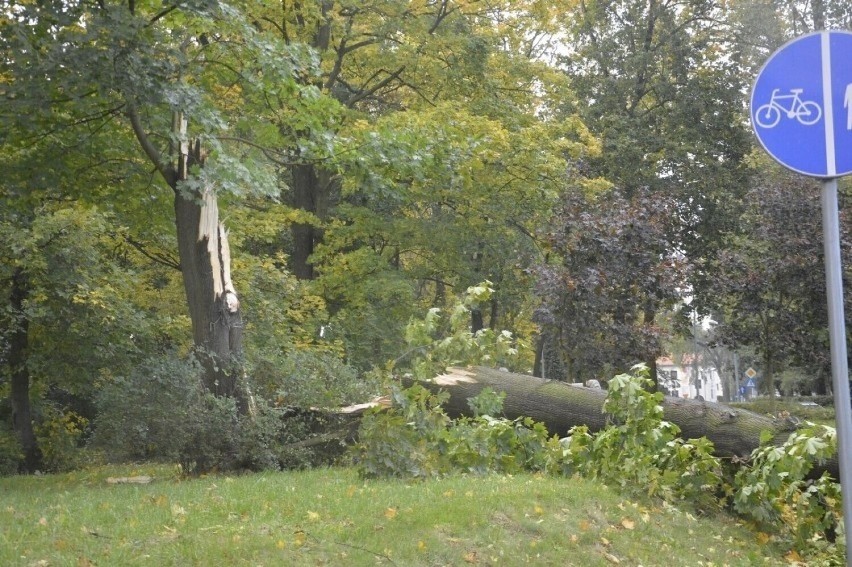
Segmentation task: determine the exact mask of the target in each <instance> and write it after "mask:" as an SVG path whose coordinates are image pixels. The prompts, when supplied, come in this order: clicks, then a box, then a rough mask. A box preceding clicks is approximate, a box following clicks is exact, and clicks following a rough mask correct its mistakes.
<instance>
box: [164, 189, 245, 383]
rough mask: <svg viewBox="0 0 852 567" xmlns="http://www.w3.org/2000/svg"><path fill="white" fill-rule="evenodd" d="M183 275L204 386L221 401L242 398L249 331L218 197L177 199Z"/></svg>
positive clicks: (178, 195)
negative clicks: (243, 361) (244, 349)
mask: <svg viewBox="0 0 852 567" xmlns="http://www.w3.org/2000/svg"><path fill="white" fill-rule="evenodd" d="M175 222H176V225H177V234H178V250H179V252H180V263H181V272H182V273H183V283H184V288H185V290H186V300H187V304H188V306H189V314H190V318H191V319H192V335H193V341H194V344H195V349H196V354H197V356H198V357H199V360H200V361H201V364H202V367H203V368H204V383H205V385H206V386H207V388H208V390H210V391H211V392H213V393H215V394H216V395H219V396H229V397H238V399H239V396H237V394H238V390H237V386H238V384H237V382H238V378H239V376H240V374H241V371H240V353H241V350H242V335H243V326H242V320H241V316H240V302H239V299H238V298H237V293H236V290H235V289H234V285H233V283H232V281H231V275H230V271H231V255H230V250H229V247H228V234H227V232H226V231H225V227H224V226H223V225H222V223H220V222H219V211H218V206H217V202H216V196H215V194H214V193H213V192H212V191H211V190H207V191H205V193H204V195H203V196H201V198H200V199H198V200H196V199H193V198H190V197H185V196H183V195H182V194H180V193H179V192H178V193H176V194H175Z"/></svg>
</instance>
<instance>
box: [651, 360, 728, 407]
mask: <svg viewBox="0 0 852 567" xmlns="http://www.w3.org/2000/svg"><path fill="white" fill-rule="evenodd" d="M693 357H694V355H693V354H684V355H683V356H682V357H680V360H679V361H675V360H674V359H673V358H672V357H669V356H663V357H660V358H658V359H657V377H658V379H659V384H660V390H661V391H663V392H664V393H666V394H668V395H669V396H676V397H678V398H690V399H696V398H697V397H698V396H699V395H700V396H701V397H702V398H703V399H705V400H707V401H708V402H715V401H718V400H719V399H721V398H722V378H721V377H720V376H719V372H718V371H717V370H716V368H715V367H714V366H711V365H707V364H705V363H704V361H703V359H702V357H701V356H700V355H699V356H698V359H697V360H695V359H694V358H693ZM693 362H695V363H696V364H693ZM696 369H697V371H698V380H697V381H696V380H694V379H693V377H694V376H695V372H696Z"/></svg>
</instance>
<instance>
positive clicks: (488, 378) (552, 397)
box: [423, 367, 836, 472]
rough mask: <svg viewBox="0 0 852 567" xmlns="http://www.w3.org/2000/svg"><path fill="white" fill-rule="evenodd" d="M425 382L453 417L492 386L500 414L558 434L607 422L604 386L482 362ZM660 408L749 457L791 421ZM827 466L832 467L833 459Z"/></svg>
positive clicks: (674, 401)
mask: <svg viewBox="0 0 852 567" xmlns="http://www.w3.org/2000/svg"><path fill="white" fill-rule="evenodd" d="M423 385H424V386H426V387H427V388H429V389H430V390H432V391H439V390H443V391H446V392H447V393H449V394H450V399H449V400H448V401H447V402H446V403H445V404H444V405H443V407H444V409H445V410H446V411H447V413H448V414H449V415H450V416H454V417H458V416H461V415H469V414H470V413H471V411H470V408H469V407H468V404H467V400H468V399H469V398H472V397H474V396H476V395H477V394H479V392H481V391H482V390H483V389H484V388H486V387H490V388H491V389H493V390H495V391H497V392H505V393H506V399H505V401H504V403H503V413H504V415H505V416H506V417H507V418H509V419H514V418H516V417H521V416H528V417H531V418H533V419H535V420H536V421H540V422H542V423H544V425H545V426H547V429H548V431H550V432H551V433H554V434H557V435H560V436H564V435H565V434H567V433H568V431H569V430H570V429H571V428H572V427H575V426H578V425H586V426H588V427H589V429H590V430H591V431H599V430H601V429H603V428H604V427H606V425H607V417H606V415H605V414H604V413H603V403H604V400H605V399H606V391H603V390H595V389H591V388H582V387H578V386H572V385H570V384H567V383H565V382H557V381H547V380H542V379H541V378H536V377H533V376H527V375H523V374H513V373H511V372H501V371H499V370H493V369H488V368H481V367H475V368H471V369H459V368H452V369H449V370H448V372H447V373H446V374H444V375H442V376H438V377H436V378H435V379H433V380H432V381H431V382H427V383H423ZM663 408H664V415H665V419H666V420H667V421H670V422H672V423H674V424H675V425H677V426H678V427H680V429H681V435H682V436H683V437H684V438H685V439H693V438H699V437H707V438H708V439H709V440H710V441H712V442H713V444H714V446H715V454H716V455H717V456H719V457H740V458H745V457H748V456H749V455H750V454H751V452H752V451H753V450H754V449H756V448H757V447H758V446H759V445H760V435H761V432H763V431H770V432H773V433H774V434H775V441H776V442H778V443H780V442H783V441H784V440H786V439H787V437H788V436H789V434H790V432H791V431H792V429H793V426H792V424H790V423H787V422H779V421H778V420H774V419H771V418H769V417H764V416H762V415H758V414H756V413H753V412H750V411H745V410H741V409H737V408H732V407H729V406H726V405H724V404H717V403H714V402H702V401H696V400H686V399H680V398H665V401H664V402H663ZM827 469H828V470H830V471H831V470H834V471H835V472H836V463H834V465H832V464H829V465H828V466H827Z"/></svg>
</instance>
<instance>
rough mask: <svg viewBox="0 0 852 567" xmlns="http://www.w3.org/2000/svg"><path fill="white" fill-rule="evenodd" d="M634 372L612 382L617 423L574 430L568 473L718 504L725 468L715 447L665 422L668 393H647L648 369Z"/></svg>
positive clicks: (610, 404)
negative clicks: (592, 431) (685, 436)
mask: <svg viewBox="0 0 852 567" xmlns="http://www.w3.org/2000/svg"><path fill="white" fill-rule="evenodd" d="M633 370H634V371H633V374H620V375H618V376H616V377H614V378H613V379H612V380H610V381H609V383H608V386H609V391H608V394H607V399H606V402H605V403H604V411H605V412H606V413H608V414H609V416H610V420H611V421H612V425H610V426H609V427H607V428H605V429H603V430H602V431H600V432H598V433H595V434H590V433H589V432H588V429H587V428H585V427H578V428H574V429H573V430H572V431H571V432H570V436H569V437H568V439H567V440H566V441H565V443H564V445H565V450H564V457H565V459H566V460H567V461H568V462H569V463H570V465H571V466H570V467H569V470H571V469H575V470H576V471H577V472H579V473H580V474H582V475H584V476H589V477H592V478H600V479H601V480H603V481H604V482H606V483H607V484H614V485H616V486H619V487H620V488H621V489H622V490H626V491H632V492H644V493H647V494H648V495H649V496H659V497H661V498H664V499H666V500H678V499H682V498H685V499H689V500H693V501H695V502H697V503H699V504H702V505H711V506H713V505H715V504H717V503H718V502H717V498H716V491H717V490H719V488H720V486H721V484H722V468H721V464H720V462H719V460H718V459H716V458H715V457H713V454H712V453H713V444H712V443H711V442H710V441H708V440H707V439H706V438H701V439H690V440H689V441H684V440H683V439H681V438H680V437H678V435H679V434H680V429H679V428H678V427H677V426H676V425H675V424H673V423H670V422H668V421H665V420H664V419H663V407H662V405H661V404H662V401H663V395H662V394H661V393H659V392H657V393H650V392H649V391H648V387H649V386H650V385H651V382H650V379H649V378H648V369H647V368H646V367H645V366H644V365H640V366H637V367H634V369H633Z"/></svg>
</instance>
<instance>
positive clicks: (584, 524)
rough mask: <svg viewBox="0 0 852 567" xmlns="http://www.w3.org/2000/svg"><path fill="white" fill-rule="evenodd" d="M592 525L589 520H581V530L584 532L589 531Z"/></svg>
mask: <svg viewBox="0 0 852 567" xmlns="http://www.w3.org/2000/svg"><path fill="white" fill-rule="evenodd" d="M590 527H591V524H589V521H588V520H580V529H581V530H582V531H584V532H587V531H589V528H590Z"/></svg>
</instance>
